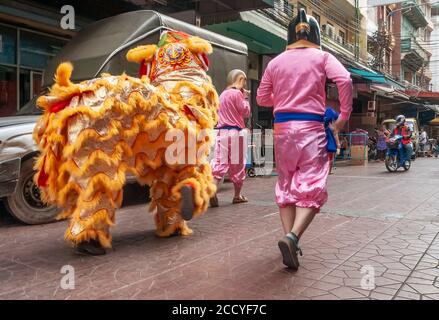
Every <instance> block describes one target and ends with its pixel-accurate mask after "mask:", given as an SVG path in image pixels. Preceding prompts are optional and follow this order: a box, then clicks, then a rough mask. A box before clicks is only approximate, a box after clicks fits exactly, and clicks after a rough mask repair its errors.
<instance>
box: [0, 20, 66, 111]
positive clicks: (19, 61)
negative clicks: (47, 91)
mask: <svg viewBox="0 0 439 320" xmlns="http://www.w3.org/2000/svg"><path fill="white" fill-rule="evenodd" d="M66 43H67V39H62V38H58V37H55V36H50V35H49V34H45V33H41V32H36V31H32V30H27V29H22V28H17V27H14V26H9V25H5V24H0V117H2V116H9V115H14V114H15V113H16V112H17V110H18V109H19V108H20V107H22V106H24V105H25V104H26V103H27V102H28V101H29V100H30V99H32V98H33V97H34V96H35V95H38V94H39V93H40V90H41V85H42V80H43V73H42V71H43V70H44V69H45V68H46V66H47V62H48V61H49V60H50V59H51V58H52V57H54V56H55V55H56V54H57V53H58V52H59V50H61V48H62V47H63V46H64V45H65V44H66Z"/></svg>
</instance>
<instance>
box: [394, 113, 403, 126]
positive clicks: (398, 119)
mask: <svg viewBox="0 0 439 320" xmlns="http://www.w3.org/2000/svg"><path fill="white" fill-rule="evenodd" d="M395 121H396V125H397V126H400V125H402V124H404V123H405V116H404V115H402V114H400V115H399V116H397V117H396V119H395Z"/></svg>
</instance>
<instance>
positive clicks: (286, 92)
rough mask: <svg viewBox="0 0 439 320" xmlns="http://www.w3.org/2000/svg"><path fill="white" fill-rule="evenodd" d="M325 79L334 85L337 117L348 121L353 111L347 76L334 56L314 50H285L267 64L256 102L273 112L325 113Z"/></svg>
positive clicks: (348, 75) (350, 87) (349, 78)
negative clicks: (338, 105) (338, 112)
mask: <svg viewBox="0 0 439 320" xmlns="http://www.w3.org/2000/svg"><path fill="white" fill-rule="evenodd" d="M326 78H328V79H331V80H332V81H334V82H335V83H336V84H337V87H338V92H339V100H340V113H341V114H340V117H341V118H342V119H344V120H348V119H349V116H350V114H351V111H352V80H351V76H350V73H349V72H348V71H347V70H346V69H345V67H344V66H343V65H342V64H341V63H340V62H339V61H338V60H337V59H336V58H335V57H334V56H333V55H331V54H330V53H328V52H325V51H322V50H319V49H314V48H300V49H299V48H297V49H291V50H287V51H285V52H283V53H281V54H280V55H279V56H277V57H276V58H274V59H273V60H272V61H270V63H269V64H268V66H267V69H266V70H265V73H264V76H263V77H262V80H261V84H260V85H259V88H258V93H257V102H258V104H259V105H261V106H265V107H274V110H273V112H274V113H277V112H303V113H317V114H324V113H325V109H326V93H325V87H326Z"/></svg>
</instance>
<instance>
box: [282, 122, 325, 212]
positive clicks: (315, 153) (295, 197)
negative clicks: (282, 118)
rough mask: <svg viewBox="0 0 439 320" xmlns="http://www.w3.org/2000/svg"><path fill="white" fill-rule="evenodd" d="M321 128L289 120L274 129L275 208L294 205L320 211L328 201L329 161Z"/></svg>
mask: <svg viewBox="0 0 439 320" xmlns="http://www.w3.org/2000/svg"><path fill="white" fill-rule="evenodd" d="M326 144H327V140H326V135H325V129H324V125H323V124H322V123H319V122H315V121H289V122H283V123H276V124H275V126H274V147H275V156H276V169H277V172H278V182H277V185H276V202H277V204H278V206H279V207H282V208H283V207H286V206H289V205H295V206H297V207H301V208H316V209H320V208H321V207H322V206H323V204H325V202H326V201H327V199H328V193H327V189H326V181H327V178H328V174H329V167H330V163H329V159H328V152H327V151H326Z"/></svg>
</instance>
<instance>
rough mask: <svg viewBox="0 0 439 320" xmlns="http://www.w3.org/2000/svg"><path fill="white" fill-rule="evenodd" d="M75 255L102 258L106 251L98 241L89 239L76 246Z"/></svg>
mask: <svg viewBox="0 0 439 320" xmlns="http://www.w3.org/2000/svg"><path fill="white" fill-rule="evenodd" d="M76 253H77V254H81V255H91V256H102V255H104V254H105V253H106V251H105V249H104V248H103V247H102V246H101V244H100V243H99V241H97V240H93V239H91V240H89V241H87V242H82V243H80V244H78V245H77V246H76Z"/></svg>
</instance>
